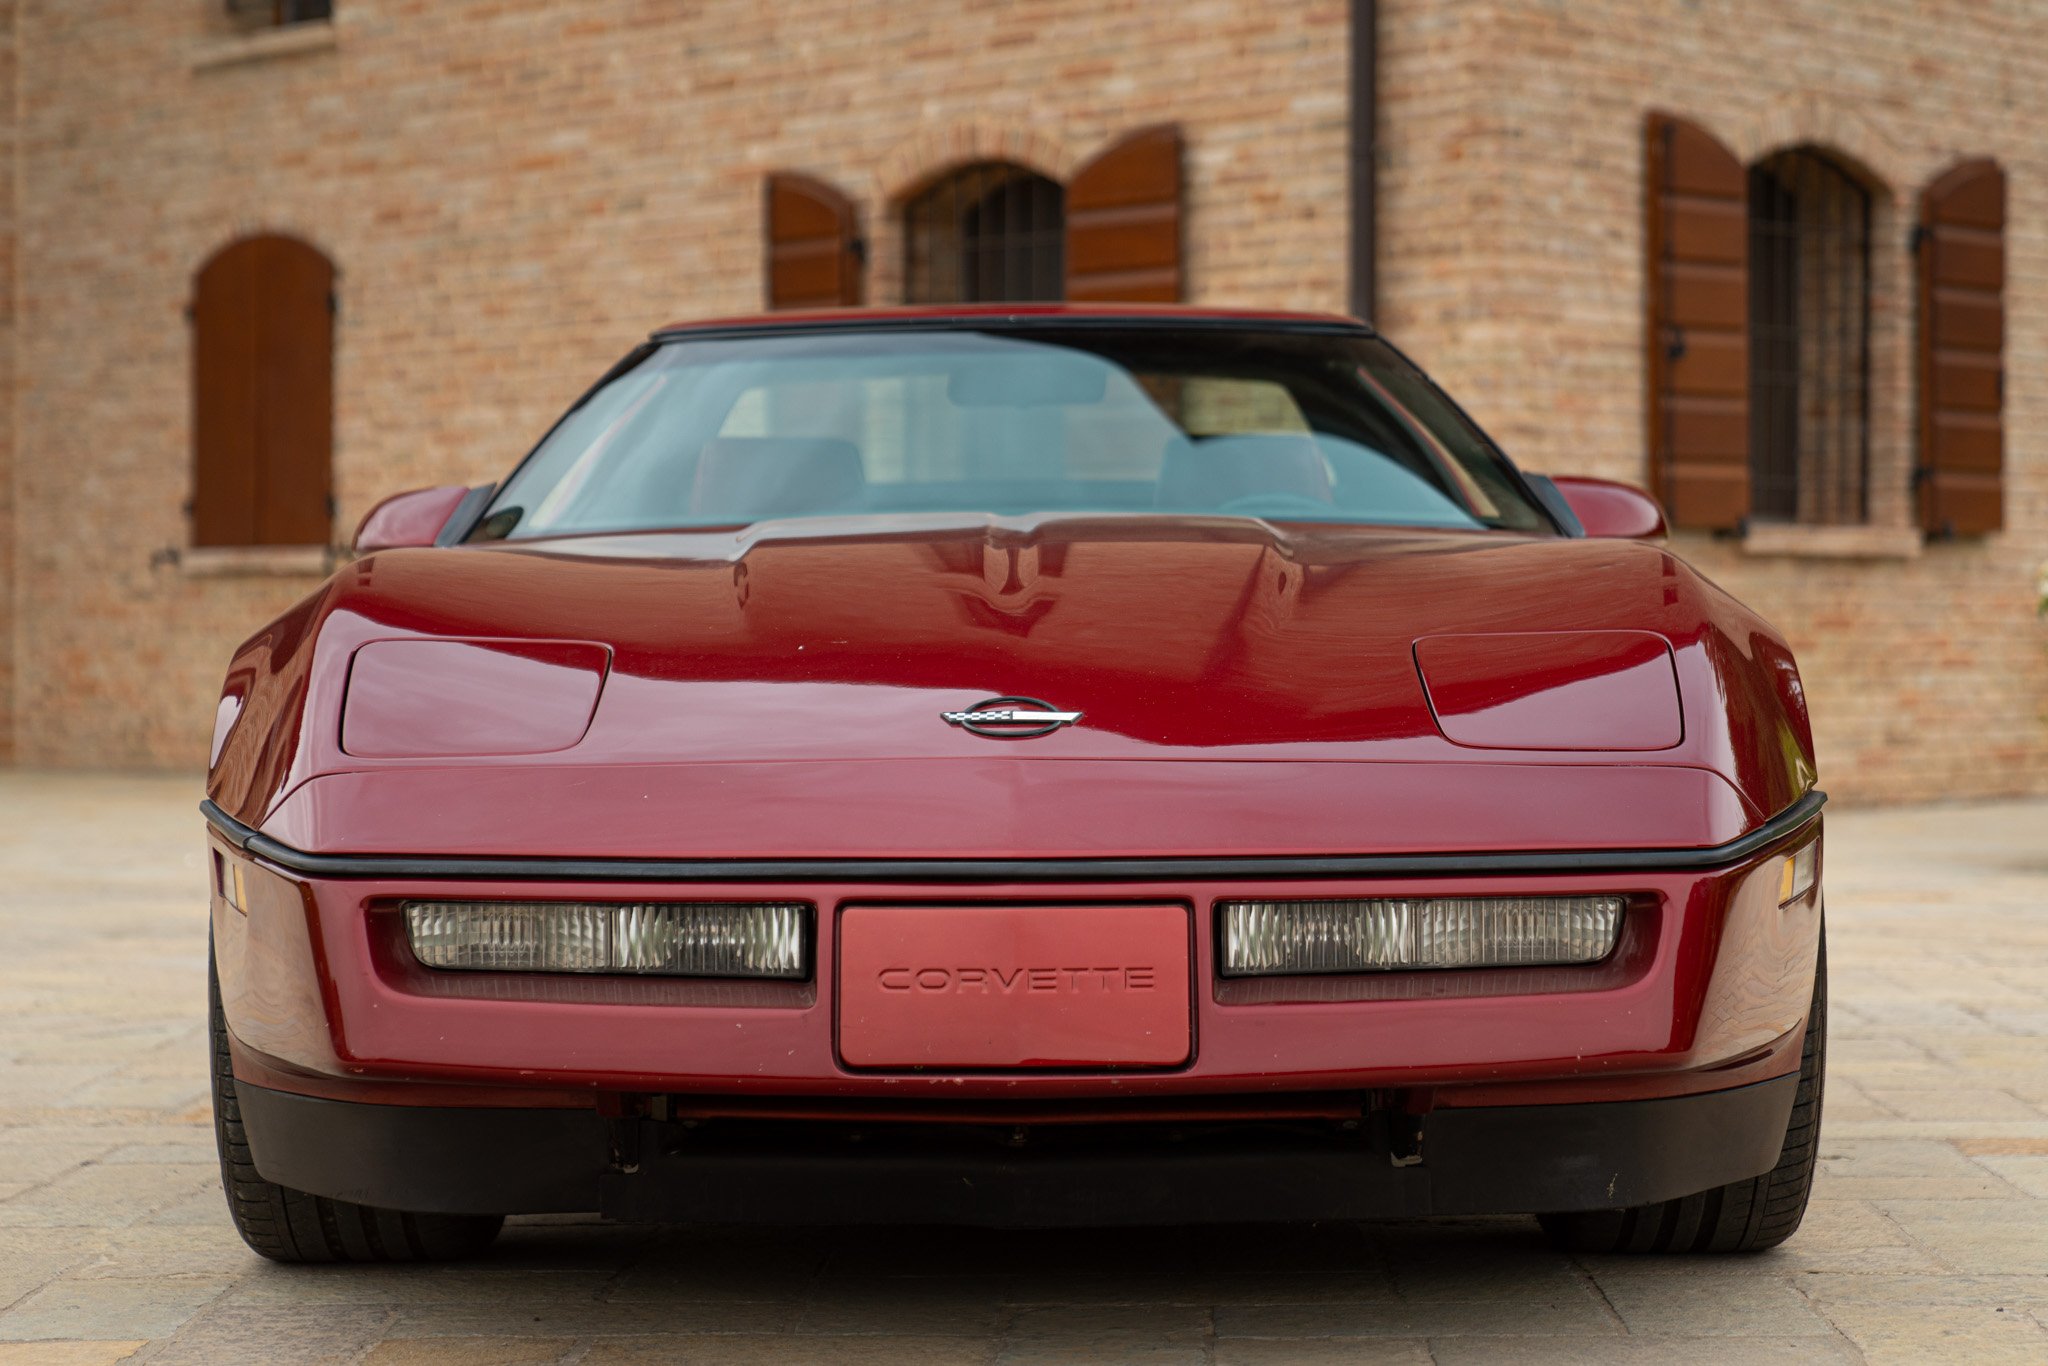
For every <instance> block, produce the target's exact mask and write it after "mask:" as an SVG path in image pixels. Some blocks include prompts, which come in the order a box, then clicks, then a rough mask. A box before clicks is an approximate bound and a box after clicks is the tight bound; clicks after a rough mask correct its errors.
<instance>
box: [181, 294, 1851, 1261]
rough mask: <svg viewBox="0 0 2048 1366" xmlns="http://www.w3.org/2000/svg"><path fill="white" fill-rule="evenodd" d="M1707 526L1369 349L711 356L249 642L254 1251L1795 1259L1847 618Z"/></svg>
mask: <svg viewBox="0 0 2048 1366" xmlns="http://www.w3.org/2000/svg"><path fill="white" fill-rule="evenodd" d="M1661 531H1662V518H1661V516H1660V514H1659V513H1658V510H1657V508H1656V505H1655V504H1654V503H1653V502H1652V501H1651V500H1650V499H1648V498H1647V497H1645V496H1644V495H1642V494H1640V493H1637V492H1634V491H1633V490H1630V489H1627V488H1625V487H1622V486H1620V485H1614V484H1605V483H1600V482H1597V481H1591V480H1581V479H1564V478H1559V479H1556V480H1547V479H1543V478H1540V477H1537V476H1534V475H1528V474H1523V473H1520V472H1518V471H1517V470H1516V469H1515V467H1514V466H1513V465H1511V464H1510V463H1509V462H1508V460H1507V459H1506V457H1504V456H1503V455H1502V454H1501V452H1500V451H1499V449H1498V448H1497V447H1495V446H1494V444H1493V443H1492V442H1491V441H1489V440H1488V439H1487V437H1486V436H1485V434H1484V433H1482V432H1481V431H1480V430H1479V429H1478V428H1477V427H1475V426H1474V425H1473V423H1472V422H1471V421H1470V419H1468V418H1467V417H1465V416H1464V414H1462V413H1461V412H1460V411H1459V410H1458V408H1457V407H1456V406H1455V405H1453V404H1452V402H1451V401H1450V400H1449V399H1448V398H1446V397H1445V396H1444V394H1443V393H1442V392H1441V391H1440V390H1438V389H1437V387H1436V386H1435V385H1433V384H1432V383H1431V382H1430V381H1429V380H1428V379H1427V378H1426V377H1425V376H1424V375H1423V374H1422V373H1421V372H1420V371H1419V370H1417V369H1416V368H1415V366H1413V365H1412V364H1410V363H1409V362H1408V361H1407V360H1406V359H1404V358H1403V357H1402V356H1401V354H1400V353H1399V352H1397V351H1396V350H1395V349H1394V348H1393V347H1391V346H1389V345H1388V344H1387V343H1386V342H1385V341H1384V340H1382V339H1381V338H1380V337H1378V336H1377V335H1375V334H1374V333H1373V332H1372V331H1371V330H1370V329H1368V328H1366V327H1364V326H1362V325H1360V324H1358V323H1355V322H1351V321H1347V320H1344V319H1339V318H1330V317H1321V316H1300V315H1287V314H1271V313H1245V314H1234V313H1220V312H1208V311H1192V310H1146V309H1079V308H1057V307H1048V308H982V309H972V308H963V309H953V310H947V311H943V312H898V313H889V312H872V313H847V314H829V315H800V316H793V315H775V316H769V317H760V318H747V319H738V320H729V321H721V322H711V323H701V324H695V325H690V326H681V327H675V328H671V329H668V330H665V331H662V332H660V333H657V334H656V335H655V336H654V337H653V338H652V339H651V340H650V341H648V342H647V343H646V344H645V345H643V346H641V347H639V348H638V349H637V350H635V351H633V352H632V353H631V354H630V355H629V356H627V357H626V358H625V359H624V360H623V361H621V362H620V363H619V364H618V365H617V366H616V367H614V368H613V369H612V371H611V372H610V373H609V374H607V375H605V376H604V378H603V379H602V380H600V381H599V382H598V384H597V385H596V387H595V388H593V389H592V390H591V391H590V392H589V393H588V394H586V395H585V396H584V397H583V398H582V399H581V400H580V401H579V402H578V403H577V404H576V405H575V406H574V407H573V408H571V409H570V410H569V412H568V413H567V414H566V415H565V416H564V417H563V418H562V419H561V421H560V422H559V423H558V424H557V425H556V426H555V427H554V429H553V430H552V431H550V432H549V433H548V434H547V436H546V437H545V438H544V439H543V440H542V441H541V442H540V444H539V445H538V446H537V447H535V448H534V450H533V452H532V453H531V454H530V455H528V456H527V457H526V459H525V460H524V462H522V463H521V464H520V465H519V466H518V467H517V468H516V469H514V470H513V471H512V473H511V474H510V475H509V476H508V477H507V478H506V479H505V481H504V482H503V483H502V484H500V485H496V486H492V487H484V488H476V489H462V488H446V489H434V490H429V491H425V492H418V493H411V494H406V495H403V496H401V497H398V498H394V499H392V500H390V501H387V502H385V503H384V504H382V505H381V506H379V507H378V508H377V509H376V510H375V511H373V512H372V513H371V514H370V515H369V517H368V518H367V519H366V520H365V521H364V523H363V526H362V528H361V530H360V531H359V532H358V535H357V549H358V551H359V552H360V555H359V557H358V558H356V559H355V560H354V561H353V562H351V563H349V564H347V565H346V566H344V567H343V568H342V569H340V570H339V571H338V572H336V573H335V575H334V576H333V577H332V578H331V579H330V580H329V581H328V582H327V583H326V584H325V585H324V586H322V587H321V588H320V589H319V590H318V591H317V592H315V593H314V594H313V595H312V596H311V597H309V598H307V599H306V600H305V601H304V602H302V603H300V604H299V605H298V606H297V607H295V608H293V609H292V610H291V611H290V612H288V613H286V614H285V615H284V616H282V617H280V618H279V619H278V620H276V621H274V622H272V623H271V624H270V625H268V626H266V627H264V628H263V629H262V630H261V631H259V632H258V633H257V634H256V635H254V636H253V637H251V638H250V639H249V641H248V643H246V644H245V645H243V646H242V647H241V648H240V649H239V650H238V651H237V652H236V653H235V656H234V659H233V662H232V663H231V664H230V666H229V670H228V675H227V683H226V687H225V689H224V690H223V693H222V696H221V701H220V706H219V711H218V718H217V724H216V728H215V736H214V743H213V763H212V772H211V776H210V779H209V786H208V793H209V796H208V799H207V801H206V802H205V804H204V811H205V815H206V819H207V821H208V823H209V824H210V827H211V836H210V841H211V845H210V847H211V869H212V874H213V898H212V909H213V915H212V925H213V947H214V955H215V965H216V991H215V997H214V1008H213V1038H214V1043H215V1059H216V1090H215V1104H216V1115H217V1120H218V1125H217V1127H218V1131H219V1139H220V1151H221V1162H222V1172H223V1175H224V1178H225V1181H226V1186H227V1193H228V1200H229V1203H230V1206H231V1208H232V1210H233V1213H234V1218H235V1222H236V1224H237V1226H238V1227H239V1228H240V1230H241V1232H242V1234H243V1236H244V1237H245V1238H246V1239H247V1240H248V1242H249V1244H250V1245H251V1246H252V1247H254V1248H255V1249H256V1250H257V1251H258V1252H261V1253H263V1254H264V1255H266V1256H269V1257H274V1258H277V1259H279V1260H283V1261H325V1260H339V1261H372V1260H383V1259H406V1258H419V1257H441V1256H454V1255H459V1254H462V1253H465V1252H469V1251H473V1250H475V1249H477V1248H479V1247H481V1246H482V1245H483V1244H485V1243H486V1242H488V1241H489V1239H490V1238H491V1237H492V1236H493V1235H494V1234H495V1233H496V1232H497V1230H498V1227H499V1224H500V1223H501V1221H502V1217H503V1216H504V1215H506V1214H518V1213H534V1212H545V1211H597V1212H601V1213H602V1214H604V1215H607V1216H611V1217H616V1218H620V1219H629V1220H686V1221H716V1222H734V1221H737V1222H751V1221H802V1222H844V1221H854V1222H861V1221H900V1222H923V1223H964V1224H988V1225H1039V1226H1043V1225H1056V1224H1070V1223H1078V1224H1126V1223H1195V1222H1208V1221H1269V1220H1272V1221H1281V1220H1297V1219H1355V1218H1367V1217H1372V1216H1379V1215H1388V1214H1404V1215H1412V1214H1434V1213H1468V1212H1511V1211H1523V1212H1528V1213H1533V1214H1537V1215H1540V1216H1541V1217H1542V1220H1543V1224H1544V1227H1546V1228H1547V1229H1548V1230H1549V1231H1550V1232H1551V1234H1552V1235H1553V1236H1554V1237H1556V1238H1558V1239H1559V1240H1561V1241H1562V1242H1564V1243H1565V1244H1567V1245H1569V1246H1572V1247H1577V1248H1599V1249H1621V1250H1634V1251H1703V1250H1713V1251H1740V1250H1747V1249H1755V1248H1763V1247H1769V1246H1771V1245H1773V1244H1775V1243H1777V1242H1779V1241H1781V1240H1782V1239H1784V1238H1785V1237H1786V1236H1787V1235H1789V1234H1790V1233H1791V1232H1792V1230H1793V1229H1794V1228H1795V1227H1796V1226H1797V1225H1798V1223H1799V1219H1800V1215H1801V1212H1802V1210H1803V1208H1804V1206H1805V1203H1806V1198H1807V1190H1808V1186H1809V1183H1810V1181H1811V1179H1812V1173H1813V1162H1814V1153H1815V1137H1816V1133H1817V1129H1818V1123H1819V1115H1820V1101H1821V1069H1822V1050H1823V1046H1824V1040H1825V1021H1826V1015H1825V995H1826V993H1825V984H1826V974H1825V960H1824V956H1823V949H1822V937H1821V893H1820V866H1819V865H1820V838H1821V835H1820V807H1821V803H1822V800H1823V798H1822V794H1821V793H1820V792H1819V791H1818V790H1817V789H1816V788H1815V786H1814V776H1815V775H1814V759H1813V742H1812V736H1811V732H1810V729H1809V726H1808V721H1807V714H1806V707H1805V703H1804V701H1803V698H1802V695H1801V690H1800V681H1799V673H1798V670H1797V668H1796V667H1795V665H1794V664H1793V660H1792V655H1791V652H1790V651H1789V650H1788V649H1787V648H1786V645H1785V641H1784V640H1783V639H1782V638H1781V637H1780V636H1779V635H1778V633H1777V632H1776V631H1774V630H1772V629H1771V627H1770V626H1769V625H1768V624H1766V623H1765V622H1764V621H1763V620H1762V619H1761V618H1760V617H1758V616H1757V615H1756V614H1755V613H1753V612H1751V611H1750V610H1748V609H1747V608H1745V607H1744V606H1742V605H1741V604H1740V603H1738V602H1736V601H1734V600H1733V599H1731V598H1730V597H1729V596H1728V595H1727V594H1725V593H1723V592H1722V591H1721V590H1719V589H1718V588H1716V587H1715V586H1714V585H1713V584H1711V583H1709V582H1707V581H1706V580H1705V579H1703V578H1701V577H1700V576H1699V575H1698V574H1697V573H1695V572H1694V571H1693V570H1692V569H1691V568H1689V567H1688V566H1687V565H1686V564H1685V562H1684V561H1682V560H1680V559H1679V558H1678V557H1677V556H1675V555H1673V554H1672V553H1671V552H1670V551H1669V550H1667V549H1665V548H1663V547H1662V546H1661V545H1659V544H1657V543H1656V541H1657V537H1658V536H1659V534H1660V533H1661Z"/></svg>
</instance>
